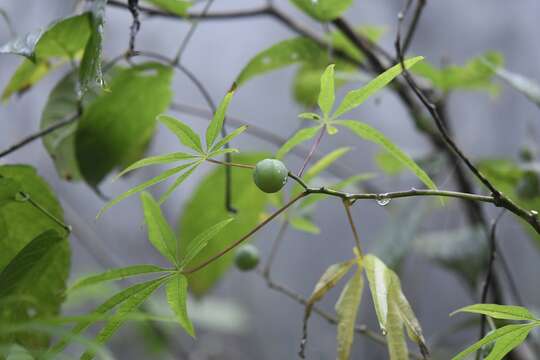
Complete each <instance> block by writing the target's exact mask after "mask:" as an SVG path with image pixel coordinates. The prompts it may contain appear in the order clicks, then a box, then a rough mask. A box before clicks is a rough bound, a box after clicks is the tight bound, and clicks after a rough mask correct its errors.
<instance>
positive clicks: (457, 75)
mask: <svg viewBox="0 0 540 360" xmlns="http://www.w3.org/2000/svg"><path fill="white" fill-rule="evenodd" d="M486 61H487V62H489V63H490V64H492V66H489V65H487V64H486ZM503 63H504V59H503V56H502V55H501V54H499V53H497V52H487V53H485V54H484V55H482V56H479V57H476V58H473V59H471V60H470V61H469V62H467V64H465V65H464V66H455V65H450V66H445V67H442V68H441V69H438V68H436V67H434V66H433V65H431V64H429V63H428V62H422V63H420V64H418V65H417V66H415V67H414V68H413V70H412V71H413V72H414V73H415V74H417V75H420V76H423V77H425V78H427V79H429V80H430V81H431V82H432V83H433V85H434V86H435V87H437V88H439V89H440V90H442V91H444V92H449V91H451V90H487V91H489V92H491V93H492V94H496V93H497V92H498V89H499V87H498V86H497V85H496V84H494V83H493V76H494V75H495V69H496V68H498V67H500V66H502V64H503Z"/></svg>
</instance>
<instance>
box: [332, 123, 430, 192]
mask: <svg viewBox="0 0 540 360" xmlns="http://www.w3.org/2000/svg"><path fill="white" fill-rule="evenodd" d="M334 123H335V124H336V125H341V126H345V127H347V128H348V129H350V130H351V131H352V132H353V133H355V134H356V135H358V136H359V137H360V138H362V139H364V140H368V141H371V142H374V143H375V144H378V145H380V146H382V147H383V148H384V149H385V150H386V151H387V152H388V153H389V154H392V155H393V156H394V157H395V158H396V159H397V160H399V161H400V162H401V163H403V165H405V166H406V167H407V168H408V169H409V170H411V171H412V173H413V174H414V175H416V177H417V178H418V179H419V180H420V181H422V182H423V183H424V184H425V185H426V186H427V187H428V188H430V189H432V190H436V189H437V186H436V185H435V183H434V182H433V180H431V178H430V177H429V175H428V174H427V173H426V172H425V171H424V170H423V169H422V168H421V167H420V166H419V165H418V164H417V163H416V162H414V160H413V159H411V158H410V157H409V155H407V154H405V153H404V152H403V151H401V149H400V148H399V147H397V146H396V145H395V144H394V143H393V142H392V141H390V139H388V138H387V137H386V136H385V135H384V134H383V133H381V132H380V131H379V130H377V129H375V128H373V127H371V126H369V125H368V124H365V123H362V122H359V121H355V120H337V121H334Z"/></svg>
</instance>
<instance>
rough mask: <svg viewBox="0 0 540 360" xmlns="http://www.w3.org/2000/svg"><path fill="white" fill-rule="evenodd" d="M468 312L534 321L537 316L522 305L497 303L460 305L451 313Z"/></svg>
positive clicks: (492, 316)
mask: <svg viewBox="0 0 540 360" xmlns="http://www.w3.org/2000/svg"><path fill="white" fill-rule="evenodd" d="M460 312H468V313H475V314H483V315H487V316H489V317H491V318H494V319H504V320H524V321H527V320H528V321H530V320H532V321H534V320H537V318H536V317H535V316H534V315H533V314H531V312H530V311H529V310H528V309H527V308H525V307H523V306H511V305H498V304H474V305H469V306H465V307H462V308H461V309H458V310H456V311H454V312H453V313H452V314H451V315H453V314H456V313H460Z"/></svg>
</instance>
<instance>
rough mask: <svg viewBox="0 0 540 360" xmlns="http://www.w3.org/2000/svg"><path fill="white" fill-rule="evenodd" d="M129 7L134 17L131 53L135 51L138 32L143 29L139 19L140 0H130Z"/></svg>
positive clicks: (130, 42) (131, 30)
mask: <svg viewBox="0 0 540 360" xmlns="http://www.w3.org/2000/svg"><path fill="white" fill-rule="evenodd" d="M128 9H129V12H130V13H131V16H132V17H133V22H132V23H131V27H130V34H129V53H133V52H134V51H135V40H136V38H137V33H138V32H139V30H140V29H141V21H140V20H139V0H128Z"/></svg>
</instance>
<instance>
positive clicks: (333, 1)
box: [291, 0, 353, 22]
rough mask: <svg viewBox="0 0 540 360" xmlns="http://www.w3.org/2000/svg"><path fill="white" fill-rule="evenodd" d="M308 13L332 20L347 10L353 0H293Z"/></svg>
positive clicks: (315, 16)
mask: <svg viewBox="0 0 540 360" xmlns="http://www.w3.org/2000/svg"><path fill="white" fill-rule="evenodd" d="M291 2H292V3H293V4H295V5H296V6H297V7H298V8H300V9H301V10H303V11H304V12H305V13H306V14H308V15H309V16H311V17H312V18H314V19H315V20H319V21H325V22H326V21H330V20H334V19H335V18H337V17H338V16H340V15H341V14H342V13H343V12H345V10H347V9H348V8H349V7H350V6H351V4H352V3H353V0H316V1H313V0H291Z"/></svg>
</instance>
